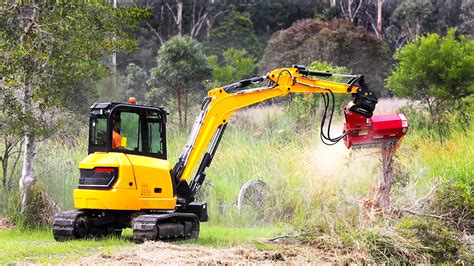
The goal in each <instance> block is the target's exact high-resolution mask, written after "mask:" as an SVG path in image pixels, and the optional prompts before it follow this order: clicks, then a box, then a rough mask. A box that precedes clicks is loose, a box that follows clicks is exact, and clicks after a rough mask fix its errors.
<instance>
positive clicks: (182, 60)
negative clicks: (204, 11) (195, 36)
mask: <svg viewBox="0 0 474 266" xmlns="http://www.w3.org/2000/svg"><path fill="white" fill-rule="evenodd" d="M156 63H157V66H156V67H154V68H152V69H151V73H150V79H149V80H148V84H149V85H150V86H152V87H155V88H158V89H159V91H165V92H166V94H167V95H173V97H174V99H176V101H177V108H178V115H179V125H180V127H183V126H185V125H186V123H187V121H188V120H187V117H188V115H187V113H188V108H189V103H188V99H189V94H190V93H192V92H193V91H197V90H199V89H202V88H203V87H204V86H203V81H204V80H206V79H207V78H209V77H210V75H211V67H210V66H209V63H208V62H207V58H206V56H205V55H204V53H203V51H202V48H201V45H200V44H199V43H198V42H197V41H194V40H192V39H191V38H189V37H182V38H179V37H174V38H172V39H171V40H169V41H167V42H165V43H164V44H163V46H162V47H161V48H160V50H159V51H158V56H157V57H156ZM155 91H156V90H155Z"/></svg>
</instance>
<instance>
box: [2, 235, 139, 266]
mask: <svg viewBox="0 0 474 266" xmlns="http://www.w3.org/2000/svg"><path fill="white" fill-rule="evenodd" d="M127 245H132V244H131V242H129V241H128V240H126V239H122V238H106V239H101V240H93V239H90V240H80V241H71V242H56V241H55V240H54V239H53V236H52V232H51V231H50V230H26V231H24V230H19V229H6V230H0V264H5V263H16V262H23V263H61V262H73V261H76V260H78V259H80V258H81V257H84V256H91V255H94V254H101V253H104V254H111V253H113V252H114V251H117V250H118V249H119V248H120V247H124V246H127Z"/></svg>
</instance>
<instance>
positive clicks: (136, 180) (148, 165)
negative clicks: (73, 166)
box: [74, 152, 176, 211]
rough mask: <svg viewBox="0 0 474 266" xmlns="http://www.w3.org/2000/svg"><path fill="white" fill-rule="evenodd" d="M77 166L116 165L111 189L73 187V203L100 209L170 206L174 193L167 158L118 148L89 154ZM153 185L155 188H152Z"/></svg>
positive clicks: (172, 204) (87, 207) (173, 200)
mask: <svg viewBox="0 0 474 266" xmlns="http://www.w3.org/2000/svg"><path fill="white" fill-rule="evenodd" d="M79 167H80V168H81V169H93V168H95V167H118V169H119V170H118V175H119V176H118V178H117V180H116V181H115V183H114V185H113V186H112V188H111V189H75V190H74V207H75V208H77V209H103V210H137V211H138V210H148V209H153V210H174V209H175V207H176V196H175V195H174V191H173V183H172V180H171V176H170V170H171V165H170V163H169V162H168V161H166V160H162V159H158V158H152V157H147V156H139V155H132V154H124V153H120V152H109V153H105V152H104V153H102V152H96V153H93V154H89V155H88V156H87V157H86V158H85V159H84V160H82V161H81V163H80V164H79ZM155 189H157V190H156V191H155Z"/></svg>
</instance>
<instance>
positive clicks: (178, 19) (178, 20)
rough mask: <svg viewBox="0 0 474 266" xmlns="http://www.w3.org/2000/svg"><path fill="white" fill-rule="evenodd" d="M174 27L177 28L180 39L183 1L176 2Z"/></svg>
mask: <svg viewBox="0 0 474 266" xmlns="http://www.w3.org/2000/svg"><path fill="white" fill-rule="evenodd" d="M176 7H177V11H176V13H177V14H176V26H177V27H178V36H179V37H180V38H181V34H182V28H183V0H176Z"/></svg>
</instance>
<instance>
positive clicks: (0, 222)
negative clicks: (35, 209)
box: [0, 218, 14, 230]
mask: <svg viewBox="0 0 474 266" xmlns="http://www.w3.org/2000/svg"><path fill="white" fill-rule="evenodd" d="M13 226H14V224H13V223H11V222H10V221H8V220H7V219H5V218H0V230H1V229H7V228H11V227H13Z"/></svg>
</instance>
